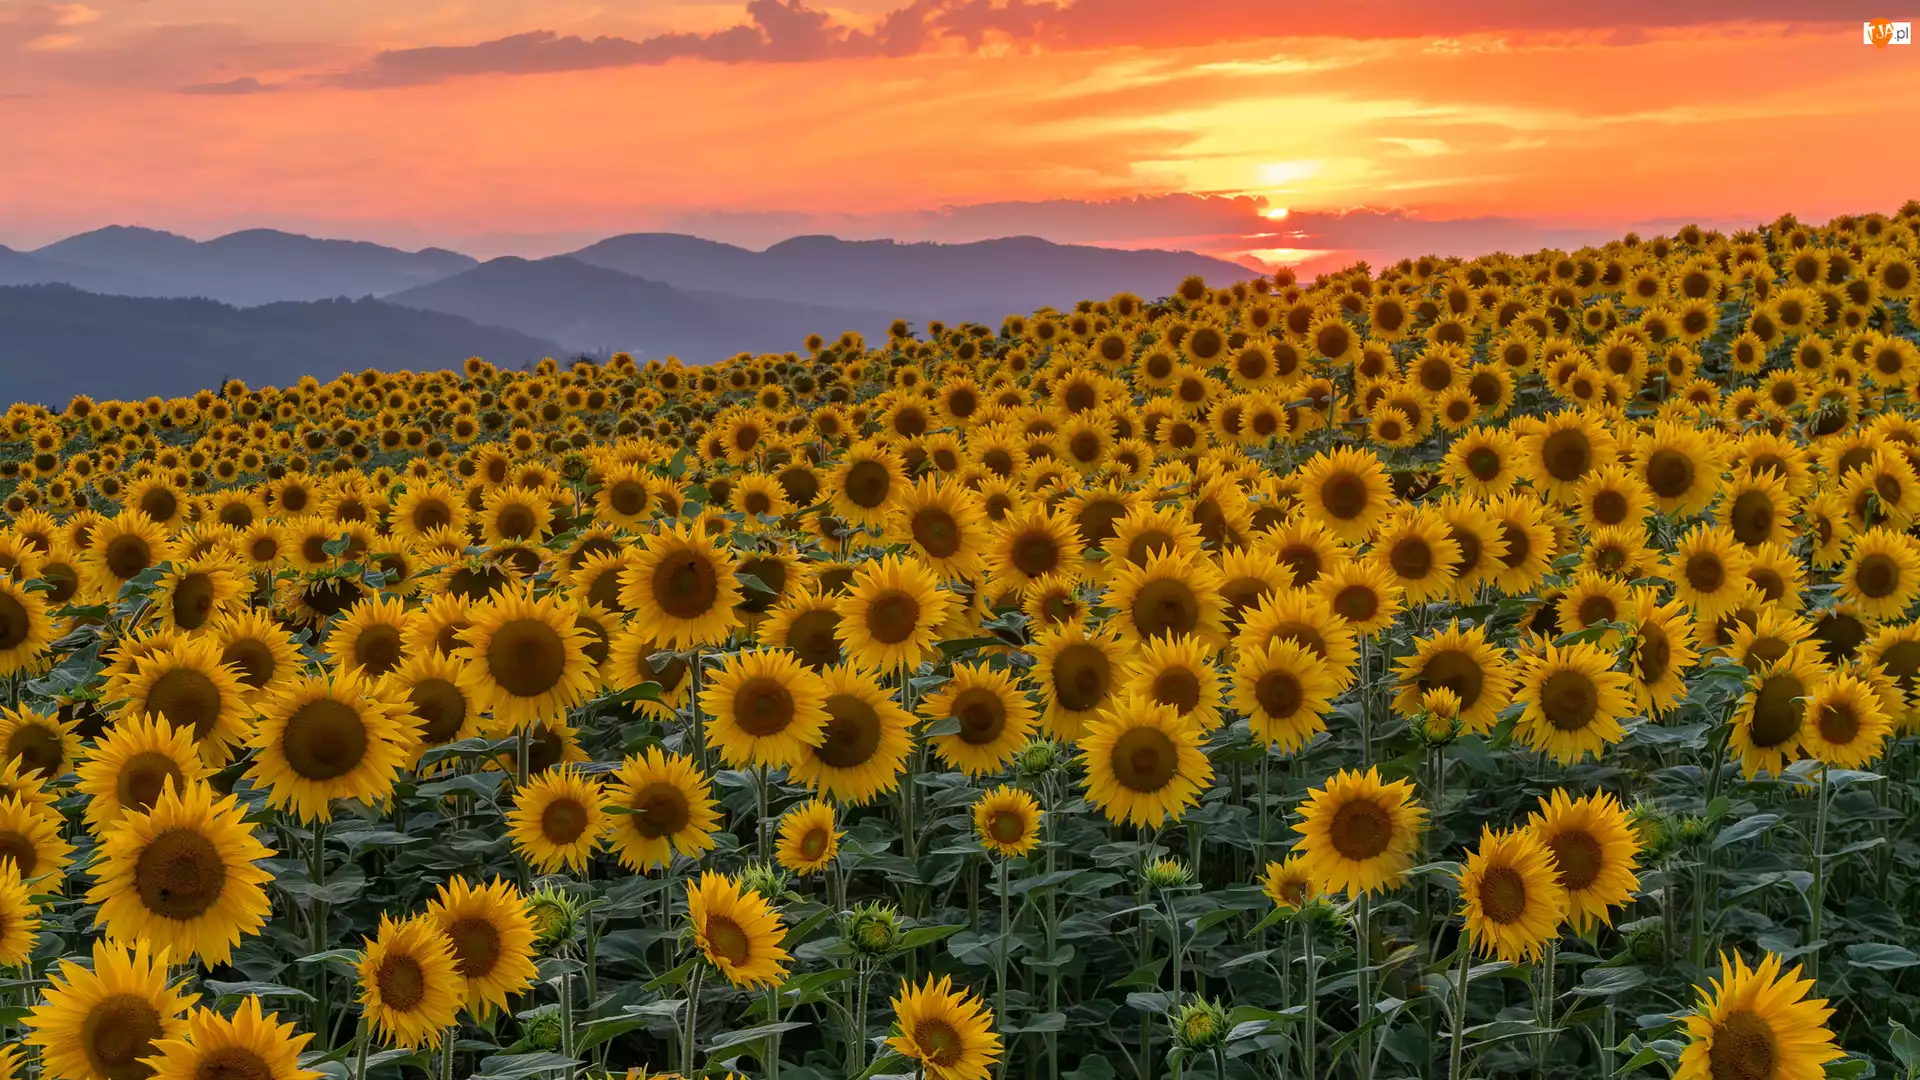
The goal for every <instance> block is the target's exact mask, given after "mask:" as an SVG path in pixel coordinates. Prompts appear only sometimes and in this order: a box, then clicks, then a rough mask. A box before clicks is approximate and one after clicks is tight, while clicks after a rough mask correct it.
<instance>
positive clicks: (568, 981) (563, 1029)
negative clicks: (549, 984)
mask: <svg viewBox="0 0 1920 1080" xmlns="http://www.w3.org/2000/svg"><path fill="white" fill-rule="evenodd" d="M568 951H569V952H571V951H572V950H568ZM573 1047H574V1032H573V972H571V971H563V972H561V973H560V1054H561V1056H562V1057H567V1058H571V1057H573ZM572 1076H573V1066H571V1065H569V1066H567V1067H566V1068H565V1069H562V1070H561V1080H571V1077H572Z"/></svg>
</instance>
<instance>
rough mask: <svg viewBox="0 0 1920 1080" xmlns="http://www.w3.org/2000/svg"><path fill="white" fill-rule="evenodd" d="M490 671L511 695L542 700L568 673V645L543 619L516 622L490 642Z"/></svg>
mask: <svg viewBox="0 0 1920 1080" xmlns="http://www.w3.org/2000/svg"><path fill="white" fill-rule="evenodd" d="M487 669H488V671H489V672H490V673H491V674H492V675H493V680H494V681H495V682H497V683H499V684H500V685H501V686H502V687H504V688H505V689H506V691H507V693H509V694H512V695H513V696H515V697H538V696H539V695H541V694H544V693H546V692H547V691H548V690H551V689H553V688H554V687H555V686H557V685H558V684H559V682H560V677H561V676H562V675H564V674H565V673H566V669H567V645H566V641H565V640H564V639H563V638H561V636H560V634H559V633H558V632H557V631H555V630H554V628H553V627H551V626H548V625H547V624H546V623H544V622H542V621H541V620H539V619H514V620H512V621H510V622H508V623H507V624H506V625H504V626H502V627H501V628H500V629H498V630H495V631H494V632H493V637H492V639H491V640H489V641H488V642H487Z"/></svg>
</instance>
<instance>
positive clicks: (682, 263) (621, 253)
mask: <svg viewBox="0 0 1920 1080" xmlns="http://www.w3.org/2000/svg"><path fill="white" fill-rule="evenodd" d="M572 254H573V257H574V258H576V259H579V260H580V261H581V262H586V263H592V264H593V265H595V266H604V267H606V268H608V269H610V270H619V271H622V272H623V273H628V274H633V275H636V276H638V277H643V278H647V279H649V280H652V281H659V282H664V283H666V284H668V285H672V286H674V287H676V288H681V289H709V290H713V291H716V292H723V293H729V294H732V295H735V296H751V297H759V298H763V299H769V300H785V301H790V302H794V303H805V304H828V305H832V306H835V307H850V308H864V309H870V310H879V311H891V312H895V313H898V314H900V315H906V316H914V315H918V316H921V317H923V318H924V317H935V318H944V319H947V320H949V321H957V320H960V319H966V318H971V319H975V320H976V321H984V320H987V319H992V320H996V321H997V320H998V319H999V318H1000V317H1001V316H1004V315H1008V314H1012V313H1014V312H1028V311H1031V310H1033V309H1034V308H1036V307H1040V306H1043V305H1052V306H1054V307H1065V306H1067V305H1070V304H1074V303H1077V302H1078V301H1080V300H1085V299H1104V298H1106V297H1108V296H1112V295H1113V294H1114V293H1118V292H1133V293H1138V294H1140V295H1141V296H1144V297H1148V298H1153V297H1159V296H1166V295H1167V294H1169V293H1171V292H1172V291H1173V288H1174V286H1175V285H1178V284H1179V283H1180V280H1181V279H1182V278H1184V277H1186V276H1187V275H1189V274H1199V275H1201V276H1203V277H1205V278H1206V279H1207V281H1208V282H1209V283H1210V284H1214V285H1223V284H1227V283H1230V282H1234V281H1243V280H1245V279H1247V278H1250V277H1254V276H1256V275H1255V273H1254V272H1253V271H1252V270H1249V269H1247V268H1246V267H1244V266H1241V265H1239V264H1238V263H1232V262H1227V261H1225V260H1223V259H1215V258H1211V257H1209V256H1206V255H1197V254H1194V253H1193V252H1188V251H1123V250H1119V249H1115V248H1102V247H1088V246H1083V245H1075V244H1056V243H1053V242H1052V241H1050V240H1042V239H1040V238H1039V237H1034V236H1014V237H1008V238H1006V239H1002V240H982V241H979V242H977V243H970V244H936V243H900V242H897V241H893V240H839V239H836V238H834V237H831V236H797V237H794V238H793V239H791V240H785V241H782V242H780V243H778V244H775V245H773V246H772V247H770V248H768V249H767V250H765V251H751V250H749V249H747V248H741V247H735V246H733V245H731V244H722V243H716V242H715V241H712V240H702V239H700V238H698V237H693V236H682V235H680V234H677V233H633V234H630V235H626V236H615V237H612V238H609V239H606V240H602V241H600V242H599V243H597V244H593V245H590V246H588V247H584V248H581V249H580V250H579V251H576V252H573V253H572Z"/></svg>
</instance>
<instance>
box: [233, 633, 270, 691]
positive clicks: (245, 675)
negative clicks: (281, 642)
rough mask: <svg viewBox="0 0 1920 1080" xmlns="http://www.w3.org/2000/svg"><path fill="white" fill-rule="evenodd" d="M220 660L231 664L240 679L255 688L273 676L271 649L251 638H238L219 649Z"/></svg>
mask: <svg viewBox="0 0 1920 1080" xmlns="http://www.w3.org/2000/svg"><path fill="white" fill-rule="evenodd" d="M220 662H221V663H223V664H232V665H233V666H234V670H235V671H236V673H237V674H238V675H239V676H240V681H241V682H242V683H244V684H246V685H247V686H250V687H252V688H253V689H255V690H258V689H260V688H261V687H263V686H265V685H267V680H269V679H271V678H273V669H274V663H273V650H272V649H269V648H267V646H266V644H265V643H264V642H261V641H257V640H255V639H253V638H240V639H238V640H236V641H231V642H228V643H227V647H226V648H224V649H222V650H220Z"/></svg>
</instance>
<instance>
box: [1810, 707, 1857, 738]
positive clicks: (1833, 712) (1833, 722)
mask: <svg viewBox="0 0 1920 1080" xmlns="http://www.w3.org/2000/svg"><path fill="white" fill-rule="evenodd" d="M1814 723H1815V724H1817V725H1818V726H1819V728H1820V737H1821V738H1822V739H1825V740H1826V741H1827V742H1830V743H1832V744H1834V745H1835V746H1849V745H1851V744H1852V743H1853V740H1854V739H1856V738H1858V737H1859V736H1860V714H1859V713H1858V712H1857V711H1855V710H1854V707H1853V703H1852V702H1848V701H1831V702H1828V703H1827V704H1825V705H1822V706H1820V716H1819V718H1818V719H1817V720H1815V721H1814Z"/></svg>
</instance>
